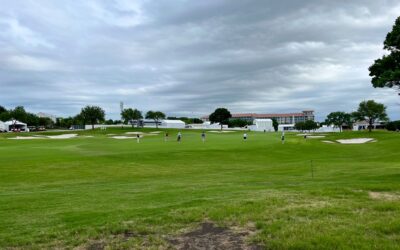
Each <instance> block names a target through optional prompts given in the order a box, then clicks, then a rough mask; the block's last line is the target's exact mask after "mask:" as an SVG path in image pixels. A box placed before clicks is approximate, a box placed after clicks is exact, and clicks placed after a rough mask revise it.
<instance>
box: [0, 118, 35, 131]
mask: <svg viewBox="0 0 400 250" xmlns="http://www.w3.org/2000/svg"><path fill="white" fill-rule="evenodd" d="M4 127H5V129H4V130H5V131H7V132H10V131H13V129H15V130H17V131H25V132H29V129H28V125H27V124H26V123H23V122H20V121H17V120H12V121H6V122H5V123H4Z"/></svg>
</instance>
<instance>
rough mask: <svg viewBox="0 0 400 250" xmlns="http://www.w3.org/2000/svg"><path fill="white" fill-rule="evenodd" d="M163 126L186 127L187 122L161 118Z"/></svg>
mask: <svg viewBox="0 0 400 250" xmlns="http://www.w3.org/2000/svg"><path fill="white" fill-rule="evenodd" d="M160 127H161V128H185V123H184V122H183V121H181V120H161V126H160Z"/></svg>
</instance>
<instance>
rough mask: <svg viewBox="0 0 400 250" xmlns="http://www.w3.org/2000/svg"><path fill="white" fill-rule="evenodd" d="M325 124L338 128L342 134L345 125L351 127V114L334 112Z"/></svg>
mask: <svg viewBox="0 0 400 250" xmlns="http://www.w3.org/2000/svg"><path fill="white" fill-rule="evenodd" d="M325 123H326V124H328V125H334V126H335V127H338V128H339V129H340V132H342V127H343V125H347V126H351V124H352V119H351V114H348V113H345V112H341V111H337V112H332V113H330V114H329V115H328V116H327V117H326V119H325Z"/></svg>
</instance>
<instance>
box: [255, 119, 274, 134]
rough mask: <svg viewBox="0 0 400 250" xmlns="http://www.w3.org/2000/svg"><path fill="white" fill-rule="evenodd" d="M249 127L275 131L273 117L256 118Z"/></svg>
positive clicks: (256, 129) (257, 129)
mask: <svg viewBox="0 0 400 250" xmlns="http://www.w3.org/2000/svg"><path fill="white" fill-rule="evenodd" d="M248 128H249V129H250V130H251V131H266V132H272V131H275V130H274V126H273V125H272V120H271V119H254V120H253V125H250V126H248Z"/></svg>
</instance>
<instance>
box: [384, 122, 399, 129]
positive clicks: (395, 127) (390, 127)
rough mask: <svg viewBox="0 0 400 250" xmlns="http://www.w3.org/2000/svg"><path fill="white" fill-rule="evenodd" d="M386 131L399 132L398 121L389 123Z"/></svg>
mask: <svg viewBox="0 0 400 250" xmlns="http://www.w3.org/2000/svg"><path fill="white" fill-rule="evenodd" d="M386 129H387V130H389V131H399V130H400V121H391V122H388V123H387V124H386Z"/></svg>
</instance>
